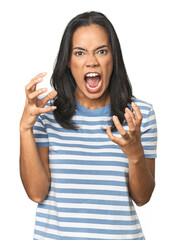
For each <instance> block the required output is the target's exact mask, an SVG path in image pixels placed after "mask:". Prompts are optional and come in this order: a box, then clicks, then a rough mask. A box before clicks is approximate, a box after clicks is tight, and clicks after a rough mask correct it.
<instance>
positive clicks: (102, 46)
mask: <svg viewBox="0 0 179 240" xmlns="http://www.w3.org/2000/svg"><path fill="white" fill-rule="evenodd" d="M104 47H109V45H101V46H99V47H97V48H96V49H94V51H96V50H99V49H101V48H104ZM75 49H78V50H82V51H88V50H87V49H85V48H82V47H74V48H73V50H75Z"/></svg>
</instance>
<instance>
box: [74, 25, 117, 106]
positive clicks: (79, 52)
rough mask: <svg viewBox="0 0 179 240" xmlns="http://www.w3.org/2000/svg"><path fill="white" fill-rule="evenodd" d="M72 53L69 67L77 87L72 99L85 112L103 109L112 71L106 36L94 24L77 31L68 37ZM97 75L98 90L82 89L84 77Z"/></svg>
mask: <svg viewBox="0 0 179 240" xmlns="http://www.w3.org/2000/svg"><path fill="white" fill-rule="evenodd" d="M72 49H73V50H72V54H71V58H70V61H69V67H70V68H71V72H72V74H73V77H74V78H75V81H76V84H77V87H76V91H75V98H76V99H77V101H79V103H80V104H82V105H83V106H85V107H86V108H88V109H91V110H92V109H96V108H100V107H104V106H106V105H107V104H109V102H110V95H109V91H108V90H107V88H108V85H109V81H110V77H111V73H112V70H113V58H112V53H111V46H110V43H109V39H108V36H107V34H106V32H105V31H104V29H103V28H102V27H100V26H98V25H95V24H93V25H90V26H86V27H80V28H78V29H77V30H76V31H75V32H74V34H73V38H72ZM88 72H98V73H100V74H101V76H102V88H101V89H100V91H99V92H97V93H89V92H88V91H87V89H86V87H85V81H84V75H85V74H86V73H88Z"/></svg>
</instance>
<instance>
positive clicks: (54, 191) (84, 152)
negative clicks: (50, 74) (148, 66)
mask: <svg viewBox="0 0 179 240" xmlns="http://www.w3.org/2000/svg"><path fill="white" fill-rule="evenodd" d="M133 101H134V102H135V103H136V104H137V105H138V106H139V108H140V110H141V113H142V115H143V120H142V124H141V141H142V145H143V149H144V153H145V157H146V158H155V157H156V142H157V128H156V119H155V113H154V110H153V108H152V105H150V104H148V103H146V102H143V101H141V100H138V99H133ZM76 104H77V108H76V112H75V115H74V116H73V121H74V122H75V123H76V124H77V125H78V127H79V128H78V130H69V129H64V128H62V127H61V126H60V125H59V124H58V123H57V122H56V120H55V119H54V116H53V113H52V112H49V113H45V114H41V115H40V116H39V117H38V119H37V121H36V124H35V126H34V137H35V140H36V144H37V146H38V147H43V146H48V147H49V165H50V171H51V187H50V190H49V193H48V195H47V197H46V198H45V200H44V201H43V202H41V203H39V204H38V207H37V212H36V222H35V230H34V240H37V239H38V240H40V239H41V240H42V239H43V240H49V239H58V240H121V239H127V240H144V239H145V237H144V235H143V232H142V229H141V226H140V222H139V219H138V217H137V214H136V211H135V207H134V204H133V201H132V199H131V198H130V195H129V192H128V171H129V169H128V159H127V157H126V156H125V154H124V153H123V152H122V150H121V149H120V147H119V146H118V145H117V144H115V143H113V142H112V141H111V140H110V139H109V138H108V136H107V134H106V131H105V128H106V124H108V125H111V119H112V118H111V115H110V105H107V106H105V107H102V108H99V109H95V110H89V109H87V108H85V107H84V106H82V105H80V104H79V103H78V102H76ZM123 127H124V129H125V130H126V131H128V130H129V129H128V125H127V123H126V122H124V124H123ZM113 134H114V135H116V136H118V137H120V134H119V132H117V131H115V132H113Z"/></svg>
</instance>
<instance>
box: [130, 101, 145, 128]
mask: <svg viewBox="0 0 179 240" xmlns="http://www.w3.org/2000/svg"><path fill="white" fill-rule="evenodd" d="M132 108H133V109H134V112H135V115H136V124H137V125H140V124H141V122H142V119H143V117H142V113H141V111H140V109H139V107H138V106H137V105H136V104H135V103H134V102H132Z"/></svg>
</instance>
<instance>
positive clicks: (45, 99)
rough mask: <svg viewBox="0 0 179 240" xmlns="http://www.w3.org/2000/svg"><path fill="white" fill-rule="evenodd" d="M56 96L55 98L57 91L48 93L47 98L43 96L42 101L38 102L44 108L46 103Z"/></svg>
mask: <svg viewBox="0 0 179 240" xmlns="http://www.w3.org/2000/svg"><path fill="white" fill-rule="evenodd" d="M56 96H57V91H52V92H50V93H48V94H47V96H45V97H44V98H42V99H41V100H40V101H41V104H42V105H43V106H45V105H46V104H47V102H48V101H50V100H52V99H54V98H55V97H56Z"/></svg>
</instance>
